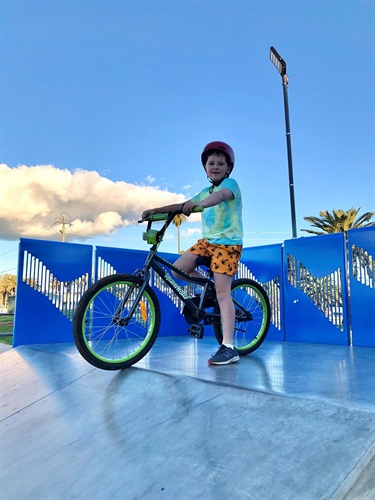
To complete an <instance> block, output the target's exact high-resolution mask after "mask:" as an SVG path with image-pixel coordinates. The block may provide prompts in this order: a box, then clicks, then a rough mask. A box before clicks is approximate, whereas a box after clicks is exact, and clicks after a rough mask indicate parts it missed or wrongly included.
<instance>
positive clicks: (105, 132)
mask: <svg viewBox="0 0 375 500" xmlns="http://www.w3.org/2000/svg"><path fill="white" fill-rule="evenodd" d="M374 12H375V7H374V2H373V1H360V0H359V1H329V0H328V1H324V2H323V1H303V0H301V1H290V2H288V1H282V0H281V1H278V2H276V1H267V0H264V1H262V2H260V1H238V2H237V1H176V0H173V1H168V0H167V1H158V0H155V1H142V0H137V1H134V2H132V1H116V2H112V1H111V0H109V1H80V2H77V1H43V2H39V1H27V2H26V1H16V2H15V1H12V2H7V1H2V2H1V33H2V34H1V74H2V76H1V136H0V141H1V142H0V163H1V164H2V171H1V175H2V185H3V192H2V200H1V207H0V209H1V211H0V220H1V224H2V234H1V237H2V240H1V247H0V250H1V263H0V273H3V272H14V273H15V272H16V261H17V248H18V241H19V238H20V237H36V238H40V239H54V240H56V241H59V240H60V238H61V234H60V233H59V228H60V227H61V226H59V224H58V223H56V224H55V223H54V222H55V221H58V219H59V217H60V215H61V214H62V213H67V214H68V216H69V219H68V220H69V221H71V222H72V226H71V228H70V230H69V232H68V233H67V240H68V241H71V242H76V243H80V242H83V243H89V244H93V245H95V244H98V245H104V246H114V247H126V248H142V249H146V248H147V246H146V244H145V243H144V242H142V239H141V233H142V231H143V230H144V227H143V226H142V225H139V224H137V222H136V220H137V214H139V213H140V212H141V211H142V210H143V209H144V208H151V207H152V206H155V204H156V206H158V205H160V204H164V202H166V203H169V202H170V201H173V200H174V201H177V200H183V199H185V198H189V197H190V196H193V195H194V194H195V193H196V192H197V191H198V190H200V189H202V188H203V187H204V186H206V185H207V179H206V177H205V174H204V171H203V168H202V166H201V164H200V153H201V150H202V148H203V147H204V145H205V144H206V143H207V142H210V141H212V140H223V141H225V142H228V143H229V144H230V145H231V146H232V147H233V149H234V150H235V153H236V166H235V170H234V172H233V177H234V178H235V179H236V180H237V181H238V182H239V184H240V186H241V190H242V195H243V205H244V226H245V227H244V229H245V238H244V245H245V246H259V245H266V244H272V243H279V242H282V241H284V240H286V239H289V238H290V237H291V234H292V233H291V217H290V204H289V182H288V164H287V151H286V140H285V122H284V105H283V93H282V85H281V77H280V75H279V74H278V73H277V70H276V69H275V67H274V66H273V64H272V63H271V61H270V59H269V49H270V46H271V45H273V46H274V47H275V48H276V49H277V50H278V52H279V53H280V54H281V56H282V57H283V58H284V59H285V60H286V62H287V73H288V76H289V86H288V95H289V111H290V123H291V140H292V153H293V168H294V181H295V200H296V212H297V227H298V236H304V235H305V236H307V233H303V232H302V233H301V232H300V229H301V228H308V227H309V225H308V223H307V222H306V221H304V220H303V217H304V216H308V215H318V212H319V211H320V210H332V209H339V208H343V209H345V210H348V209H349V208H351V207H355V208H358V207H362V210H361V213H363V212H367V211H374V210H375V166H374V149H375V148H374V137H375V127H374V120H375V119H374V116H375V106H374V67H375V57H374V54H375V48H374V39H375V28H374V26H375V22H374V20H375V13H374ZM72 193H74V196H73V195H72ZM73 198H74V199H73ZM12 207H13V208H12ZM199 227H200V224H199V221H192V222H189V223H186V224H184V225H183V226H182V228H181V230H182V243H181V247H182V248H183V249H184V248H187V247H188V246H190V245H191V244H193V243H194V241H195V240H196V238H197V237H198V236H199ZM176 238H177V232H176V230H175V228H173V229H171V231H170V233H169V235H168V237H167V239H166V240H165V244H164V246H163V247H162V248H163V250H164V251H171V252H176V251H177V241H176Z"/></svg>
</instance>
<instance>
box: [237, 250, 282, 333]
mask: <svg viewBox="0 0 375 500" xmlns="http://www.w3.org/2000/svg"><path fill="white" fill-rule="evenodd" d="M282 251H283V249H282V245H281V244H280V245H267V246H262V247H251V248H244V249H243V252H242V257H241V263H240V268H239V272H238V276H237V277H239V278H252V279H254V280H255V281H257V282H258V283H260V284H261V285H262V286H263V288H264V289H265V291H266V293H267V295H268V298H269V300H270V305H271V324H270V329H269V332H268V334H267V340H284V336H285V335H284V312H283V302H284V297H283V288H282V274H283V266H282V255H283V254H282Z"/></svg>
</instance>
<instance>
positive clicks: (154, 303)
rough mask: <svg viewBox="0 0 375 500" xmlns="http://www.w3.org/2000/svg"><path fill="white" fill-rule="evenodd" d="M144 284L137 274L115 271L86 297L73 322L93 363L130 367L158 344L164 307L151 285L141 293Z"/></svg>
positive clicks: (84, 353) (85, 354)
mask: <svg viewBox="0 0 375 500" xmlns="http://www.w3.org/2000/svg"><path fill="white" fill-rule="evenodd" d="M142 284H143V280H142V279H141V278H138V277H136V276H133V275H129V274H115V275H112V276H107V277H106V278H103V279H101V280H99V281H98V282H96V283H95V284H94V285H93V286H92V287H91V288H89V290H87V292H86V293H85V294H84V295H83V296H82V298H81V300H80V302H79V304H78V307H77V310H76V313H75V316H74V321H73V334H74V341H75V343H76V346H77V349H78V350H79V352H80V353H81V355H82V356H83V357H84V358H85V359H86V361H88V362H89V363H91V364H92V365H93V366H96V367H97V368H102V369H104V370H120V369H122V368H127V367H128V366H131V365H133V364H134V363H137V362H138V361H139V360H140V359H142V358H143V357H144V356H145V355H146V354H147V353H148V351H149V350H150V349H151V347H152V345H153V344H154V342H155V340H156V337H157V334H158V331H159V326H160V306H159V301H158V299H157V297H156V295H155V292H154V291H153V290H152V289H151V287H150V286H149V285H146V288H145V289H144V291H143V292H142V294H141V295H140V296H139V291H140V287H141V285H142ZM132 309H134V310H133V313H132V314H129V312H130V311H131V310H132Z"/></svg>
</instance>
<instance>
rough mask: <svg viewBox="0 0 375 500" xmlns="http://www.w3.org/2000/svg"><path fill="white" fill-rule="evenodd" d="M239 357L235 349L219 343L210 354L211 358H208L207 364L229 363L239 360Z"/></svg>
mask: <svg viewBox="0 0 375 500" xmlns="http://www.w3.org/2000/svg"><path fill="white" fill-rule="evenodd" d="M239 360H240V357H239V355H238V352H237V351H236V349H231V348H230V347H227V346H226V345H223V344H221V346H220V347H219V349H218V350H217V351H216V352H215V354H212V356H211V358H210V359H209V360H208V364H209V365H229V363H235V362H236V361H239Z"/></svg>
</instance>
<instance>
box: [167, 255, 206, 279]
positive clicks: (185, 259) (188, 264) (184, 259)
mask: <svg viewBox="0 0 375 500" xmlns="http://www.w3.org/2000/svg"><path fill="white" fill-rule="evenodd" d="M197 257H198V255H195V254H194V253H191V252H185V253H183V254H182V255H181V257H179V258H178V259H177V260H176V262H175V263H174V265H175V266H176V267H178V268H179V269H181V271H185V273H187V274H190V276H194V277H196V278H202V275H201V274H199V273H198V272H197V271H194V269H195V267H196V265H195V261H196V259H197ZM172 273H173V276H174V277H175V278H177V279H183V277H182V276H181V275H180V274H177V273H176V272H174V271H173V272H172Z"/></svg>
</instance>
